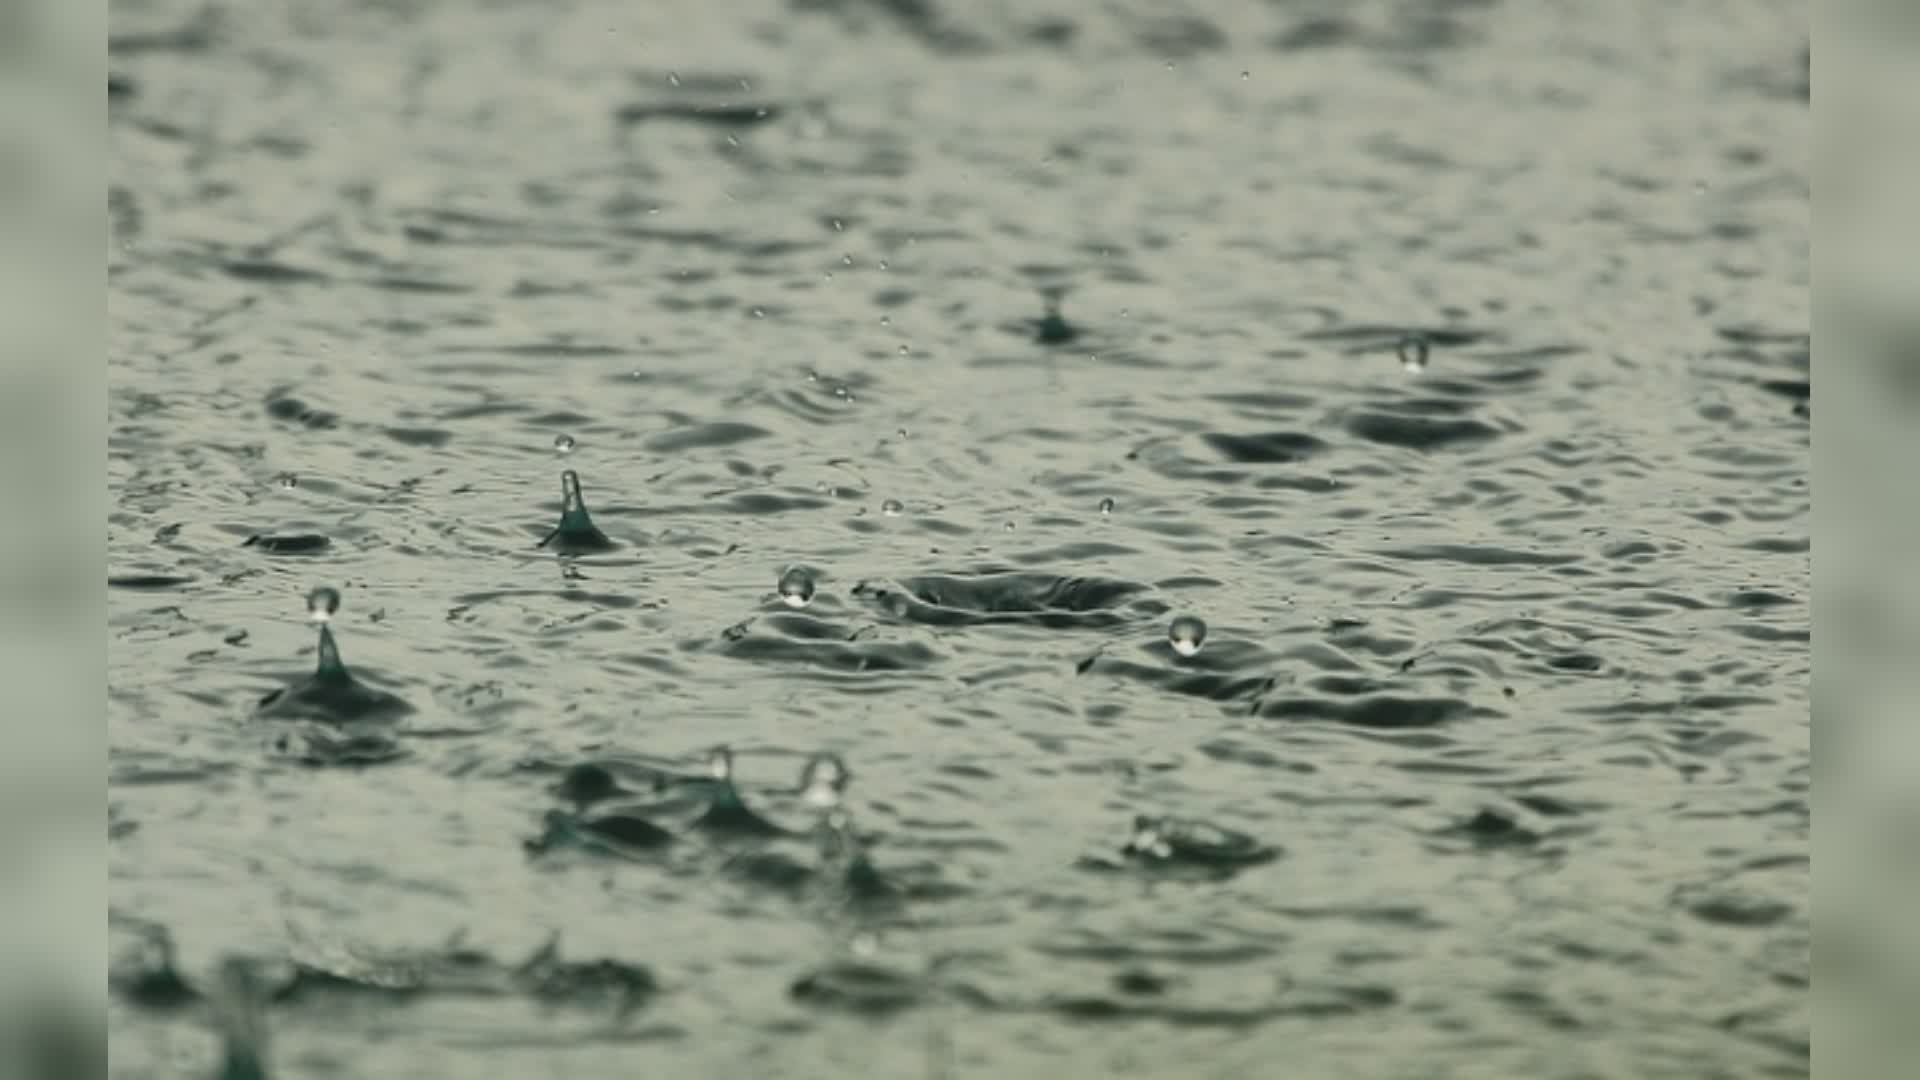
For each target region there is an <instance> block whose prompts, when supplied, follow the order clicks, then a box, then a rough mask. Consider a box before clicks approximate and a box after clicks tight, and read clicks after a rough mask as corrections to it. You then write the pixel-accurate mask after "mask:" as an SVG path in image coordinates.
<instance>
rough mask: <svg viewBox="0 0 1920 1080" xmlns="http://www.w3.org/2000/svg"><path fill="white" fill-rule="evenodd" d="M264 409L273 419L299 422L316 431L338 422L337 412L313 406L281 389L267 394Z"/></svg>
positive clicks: (333, 425) (330, 426)
mask: <svg viewBox="0 0 1920 1080" xmlns="http://www.w3.org/2000/svg"><path fill="white" fill-rule="evenodd" d="M266 409H267V415H268V416H270V417H272V418H273V419H275V420H282V421H285V422H287V423H291V424H299V425H300V426H302V427H306V428H311V429H313V430H316V431H325V430H328V429H330V428H333V427H336V426H338V425H339V423H340V417H339V415H338V414H335V413H331V412H328V411H326V410H325V409H316V408H313V407H311V406H309V405H308V404H307V403H306V402H304V401H301V400H300V399H299V398H296V397H290V396H287V395H285V394H284V393H283V392H281V391H275V392H274V393H272V394H269V395H267V399H266Z"/></svg>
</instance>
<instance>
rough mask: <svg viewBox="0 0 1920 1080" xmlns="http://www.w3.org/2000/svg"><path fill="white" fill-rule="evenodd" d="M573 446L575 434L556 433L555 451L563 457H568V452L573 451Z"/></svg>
mask: <svg viewBox="0 0 1920 1080" xmlns="http://www.w3.org/2000/svg"><path fill="white" fill-rule="evenodd" d="M573 447H574V441H573V436H571V435H555V436H554V437H553V452H554V453H556V454H559V455H560V456H561V457H566V456H567V455H568V454H571V453H573Z"/></svg>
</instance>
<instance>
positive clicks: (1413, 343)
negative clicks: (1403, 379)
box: [1394, 334, 1427, 375]
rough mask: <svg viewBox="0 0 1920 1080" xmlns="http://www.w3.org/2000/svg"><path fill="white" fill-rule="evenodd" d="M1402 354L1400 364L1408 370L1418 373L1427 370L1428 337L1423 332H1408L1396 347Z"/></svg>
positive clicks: (1395, 349)
mask: <svg viewBox="0 0 1920 1080" xmlns="http://www.w3.org/2000/svg"><path fill="white" fill-rule="evenodd" d="M1394 351H1395V352H1397V353H1398V354H1399V356H1400V366H1401V367H1403V368H1405V369H1406V370H1407V371H1408V372H1410V373H1412V374H1415V375H1418V374H1419V373H1421V372H1423V371H1425V370H1427V339H1426V337H1425V335H1422V334H1408V335H1407V336H1406V337H1403V338H1401V339H1400V344H1399V345H1397V346H1395V347H1394Z"/></svg>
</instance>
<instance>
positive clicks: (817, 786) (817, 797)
mask: <svg viewBox="0 0 1920 1080" xmlns="http://www.w3.org/2000/svg"><path fill="white" fill-rule="evenodd" d="M849 779H851V777H850V776H849V775H848V773H847V767H846V765H845V764H844V763H842V762H841V760H840V759H839V758H838V757H836V756H834V755H833V754H815V755H814V756H813V757H811V758H808V759H807V764H806V766H805V768H803V769H802V770H801V772H800V798H801V799H802V800H803V801H804V802H806V804H807V805H809V806H812V807H814V808H816V809H819V810H832V809H834V808H835V807H837V806H839V805H840V797H841V795H842V794H844V793H845V792H846V790H847V781H848V780H849Z"/></svg>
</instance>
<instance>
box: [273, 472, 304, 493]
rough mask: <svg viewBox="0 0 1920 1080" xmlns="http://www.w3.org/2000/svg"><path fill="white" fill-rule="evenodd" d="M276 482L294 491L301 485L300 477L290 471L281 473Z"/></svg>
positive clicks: (285, 488)
mask: <svg viewBox="0 0 1920 1080" xmlns="http://www.w3.org/2000/svg"><path fill="white" fill-rule="evenodd" d="M275 482H276V483H278V484H279V485H280V487H281V488H282V489H284V490H287V491H292V490H293V489H294V488H297V487H299V486H300V478H299V477H297V476H295V475H293V474H292V473H290V472H283V473H281V474H280V476H279V478H278V479H277V480H276V481H275Z"/></svg>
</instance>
